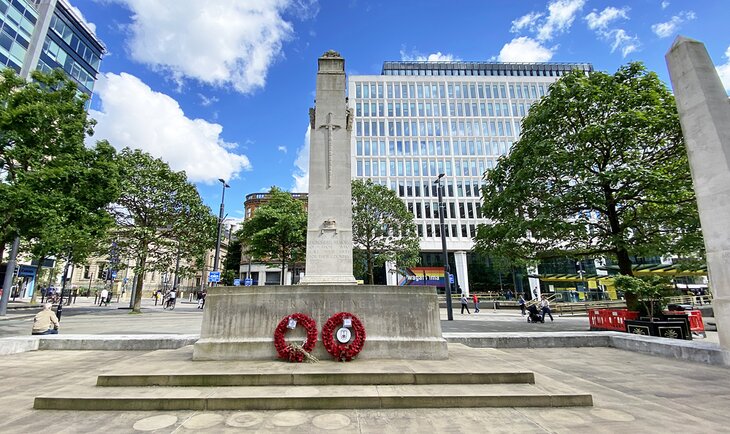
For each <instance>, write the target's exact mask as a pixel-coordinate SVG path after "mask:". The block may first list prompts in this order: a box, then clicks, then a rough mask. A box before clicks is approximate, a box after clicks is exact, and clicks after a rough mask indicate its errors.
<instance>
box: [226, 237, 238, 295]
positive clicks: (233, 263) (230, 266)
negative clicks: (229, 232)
mask: <svg viewBox="0 0 730 434" xmlns="http://www.w3.org/2000/svg"><path fill="white" fill-rule="evenodd" d="M241 249H242V247H241V240H239V239H238V238H236V239H234V240H232V241H231V243H230V244H229V245H228V252H227V253H226V260H225V261H223V270H224V271H223V273H222V277H221V279H222V280H223V281H224V282H225V284H226V285H233V279H237V278H238V273H239V271H240V270H241Z"/></svg>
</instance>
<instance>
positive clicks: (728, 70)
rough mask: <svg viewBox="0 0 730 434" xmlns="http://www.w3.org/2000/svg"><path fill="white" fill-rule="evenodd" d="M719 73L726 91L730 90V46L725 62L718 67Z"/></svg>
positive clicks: (726, 52) (726, 51)
mask: <svg viewBox="0 0 730 434" xmlns="http://www.w3.org/2000/svg"><path fill="white" fill-rule="evenodd" d="M717 74H718V75H719V76H720V80H722V85H723V86H725V91H727V92H730V47H727V50H725V63H724V64H723V65H720V66H718V67H717Z"/></svg>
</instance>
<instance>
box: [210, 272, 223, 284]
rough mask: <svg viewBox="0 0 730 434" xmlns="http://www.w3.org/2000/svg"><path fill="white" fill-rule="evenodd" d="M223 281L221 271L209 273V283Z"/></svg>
mask: <svg viewBox="0 0 730 434" xmlns="http://www.w3.org/2000/svg"><path fill="white" fill-rule="evenodd" d="M220 281H221V272H220V271H210V272H208V282H216V283H218V282H220Z"/></svg>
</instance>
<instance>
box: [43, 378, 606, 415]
mask: <svg viewBox="0 0 730 434" xmlns="http://www.w3.org/2000/svg"><path fill="white" fill-rule="evenodd" d="M592 405H593V399H592V397H591V395H590V394H581V393H549V392H548V391H546V390H544V389H542V388H540V387H538V386H535V385H533V384H418V385H413V384H407V385H367V386H366V385H340V386H331V385H324V386H293V387H290V386H228V387H200V388H194V387H160V386H152V387H143V388H137V387H134V388H129V387H115V388H113V389H109V388H104V387H80V386H69V387H68V388H64V389H62V390H59V391H56V392H54V393H53V395H48V396H38V397H36V398H35V403H34V408H35V409H46V410H100V411H104V410H105V411H112V410H115V411H140V410H142V411H160V410H198V411H203V410H209V411H210V410H284V409H286V410H306V409H308V410H313V409H321V410H324V409H377V408H462V407H574V406H592Z"/></svg>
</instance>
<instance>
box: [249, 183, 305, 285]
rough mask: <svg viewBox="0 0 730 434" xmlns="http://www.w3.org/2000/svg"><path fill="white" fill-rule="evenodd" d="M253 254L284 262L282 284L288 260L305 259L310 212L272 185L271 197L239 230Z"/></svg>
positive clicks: (257, 258) (280, 262) (289, 261)
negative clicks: (308, 214) (308, 213)
mask: <svg viewBox="0 0 730 434" xmlns="http://www.w3.org/2000/svg"><path fill="white" fill-rule="evenodd" d="M236 236H237V237H238V239H239V240H241V244H242V245H243V246H244V247H245V248H246V251H247V252H248V254H249V255H251V257H253V258H255V259H256V260H260V261H265V262H268V261H270V260H271V261H276V263H278V264H280V265H281V270H282V272H281V284H282V285H283V284H284V270H285V269H286V266H287V264H291V263H292V262H295V261H297V262H298V261H302V260H303V259H304V251H305V249H306V245H307V212H306V211H305V210H304V204H303V203H302V202H301V201H300V200H298V199H295V198H293V197H292V196H291V194H289V193H287V192H285V191H282V190H280V189H279V188H277V187H272V188H271V191H270V192H269V200H268V202H266V203H265V204H263V205H261V206H260V207H259V208H257V209H256V211H255V212H254V214H253V216H252V217H251V218H249V219H248V220H246V221H244V222H243V225H242V227H241V229H240V230H239V231H238V233H237V234H236Z"/></svg>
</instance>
